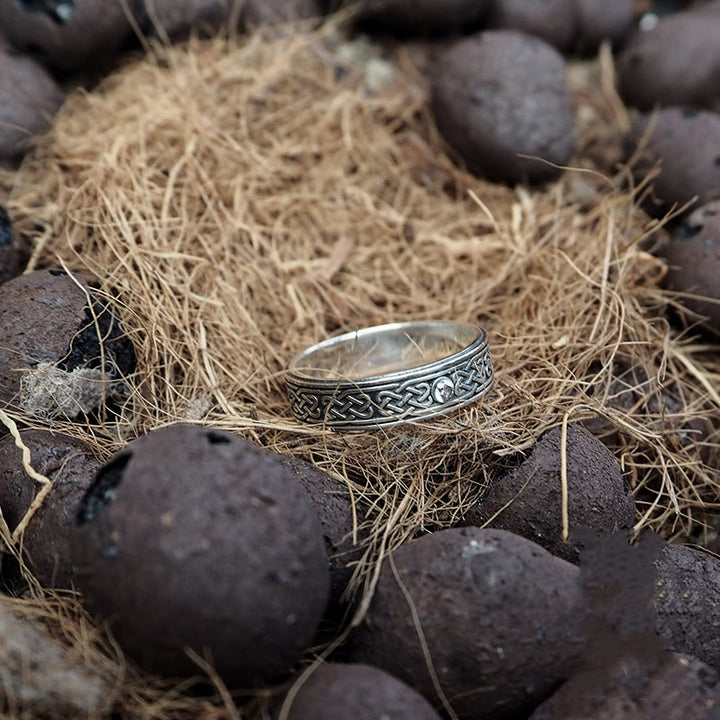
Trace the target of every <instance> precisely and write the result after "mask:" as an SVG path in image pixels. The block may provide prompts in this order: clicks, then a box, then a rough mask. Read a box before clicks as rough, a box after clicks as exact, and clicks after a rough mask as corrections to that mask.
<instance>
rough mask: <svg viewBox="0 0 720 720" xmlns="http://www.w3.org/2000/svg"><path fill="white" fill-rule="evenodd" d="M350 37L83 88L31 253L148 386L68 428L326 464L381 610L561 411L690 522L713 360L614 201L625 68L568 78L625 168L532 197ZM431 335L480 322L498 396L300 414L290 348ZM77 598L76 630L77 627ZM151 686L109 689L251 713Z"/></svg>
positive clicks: (596, 137)
mask: <svg viewBox="0 0 720 720" xmlns="http://www.w3.org/2000/svg"><path fill="white" fill-rule="evenodd" d="M339 42H340V41H338V40H337V39H336V38H335V37H334V36H333V34H332V32H331V31H328V30H322V31H320V32H315V33H305V32H298V33H289V34H287V33H286V34H284V35H277V34H276V35H271V34H262V33H258V34H255V35H253V36H252V37H250V38H247V39H241V40H236V39H231V40H224V39H218V40H214V41H208V42H203V43H200V42H195V41H191V42H190V43H189V44H187V45H183V46H178V47H174V48H170V49H166V48H156V49H155V50H154V51H153V52H151V53H150V54H149V55H148V56H147V57H145V58H143V59H139V60H137V61H132V62H128V64H127V65H126V66H125V67H123V68H121V69H120V70H118V71H117V72H116V73H115V74H113V75H112V76H110V77H109V78H107V79H106V80H105V81H104V82H103V83H102V84H101V85H100V86H99V87H97V88H96V89H94V90H93V91H91V92H77V93H75V94H74V95H72V96H71V97H70V99H69V100H68V102H67V104H66V106H65V108H64V109H63V110H62V111H61V113H60V115H59V116H58V118H57V120H56V122H55V125H54V127H53V129H52V130H51V132H50V133H49V135H48V136H47V138H46V139H45V140H44V141H43V142H42V143H41V145H40V147H39V148H38V150H37V151H36V152H35V154H34V155H33V156H32V157H30V158H28V159H27V160H26V162H25V163H24V165H23V167H22V168H21V169H20V171H19V173H18V175H17V176H16V178H15V179H14V188H13V192H12V195H11V200H10V203H9V207H10V210H11V211H12V212H13V214H14V217H16V218H17V220H18V222H17V225H18V228H19V230H21V231H24V232H25V233H29V234H30V235H32V236H33V237H34V240H35V250H34V254H33V256H32V260H31V267H36V266H45V265H56V264H57V263H58V261H59V260H60V261H62V263H63V264H64V265H65V266H66V267H67V268H69V269H70V270H76V271H82V272H83V273H85V274H86V275H87V274H89V275H91V276H95V277H96V278H97V281H98V283H99V284H100V286H101V288H102V289H103V290H104V291H105V294H106V295H107V297H108V298H109V299H110V300H111V301H112V302H115V303H117V304H118V306H119V310H120V313H121V315H122V317H123V319H124V322H125V324H126V326H127V327H128V330H129V332H130V334H131V335H132V338H133V341H134V343H135V345H136V349H137V353H138V370H137V386H136V392H135V394H134V397H133V400H132V402H131V403H128V405H127V406H126V407H125V409H124V412H123V414H122V417H121V418H120V420H118V421H117V422H115V423H114V424H113V425H112V426H95V427H91V426H88V427H78V426H71V425H69V424H68V426H67V427H66V426H65V425H64V424H63V423H57V424H56V425H55V426H56V427H58V429H61V430H62V431H63V432H68V433H71V434H74V435H79V436H81V437H83V438H84V439H86V440H89V441H91V442H92V443H93V444H94V446H95V447H96V448H97V450H98V453H99V454H100V455H102V456H107V454H108V453H109V452H112V451H114V450H115V449H117V448H118V447H120V446H121V445H122V444H124V442H125V441H126V440H127V439H130V438H132V437H135V436H136V435H138V434H140V433H142V432H145V431H147V430H150V429H152V428H154V427H157V426H160V425H163V424H166V423H168V422H172V421H200V422H204V423H208V424H211V425H213V426H215V427H222V428H225V429H228V430H231V431H234V432H238V433H241V434H243V435H245V436H246V437H249V438H251V439H253V440H256V441H257V442H259V443H261V444H262V445H264V446H267V447H269V448H271V449H273V450H276V451H279V452H283V453H288V454H292V455H295V456H298V457H302V458H304V459H306V460H310V461H312V462H314V463H315V464H316V465H318V466H320V467H321V468H323V469H324V470H326V471H328V472H330V473H331V474H332V475H333V476H334V477H336V478H337V481H338V483H339V484H342V485H343V486H344V487H346V488H347V489H348V490H349V491H350V492H351V494H352V497H353V499H354V502H355V503H356V504H357V506H358V507H360V506H362V507H364V508H366V510H367V512H366V515H365V517H366V518H367V519H366V521H365V522H366V523H367V526H368V528H367V529H368V530H369V533H368V535H367V536H368V538H369V539H368V541H367V545H366V548H365V553H364V556H363V560H362V562H361V563H360V564H359V565H358V566H357V567H356V572H355V579H354V583H353V588H354V592H355V594H356V597H357V598H358V599H362V600H367V598H368V594H369V592H370V590H371V588H372V581H373V579H374V578H375V577H376V569H377V568H378V563H379V562H380V560H381V559H382V557H383V556H384V555H385V554H386V553H387V551H388V550H390V549H393V548H395V547H397V546H399V545H400V544H402V543H403V542H404V541H406V540H408V539H410V538H411V537H413V536H415V535H417V534H418V532H420V531H422V530H432V529H438V528H444V527H449V526H451V525H453V524H454V523H455V522H457V521H458V520H459V519H460V518H461V517H462V516H463V515H464V514H465V512H466V511H467V510H468V508H469V507H470V506H471V505H472V504H473V503H474V502H476V501H477V499H478V497H479V496H480V494H481V493H482V491H483V489H484V488H485V487H486V484H487V483H488V482H490V481H492V479H493V478H494V477H496V476H498V475H499V474H501V473H502V472H503V471H504V470H505V469H506V468H507V466H508V465H509V464H511V463H512V462H513V456H514V455H515V454H516V453H518V452H521V451H524V450H527V449H528V448H529V447H531V446H532V444H533V442H534V440H535V439H536V438H537V437H538V436H539V435H540V434H541V433H542V432H543V431H545V430H547V429H549V428H551V427H554V426H557V425H560V424H562V423H563V421H564V420H565V421H570V422H574V421H581V420H587V419H591V418H595V422H596V424H597V418H598V417H600V418H601V419H602V423H600V424H601V425H602V429H603V432H604V433H605V435H606V438H607V440H608V442H609V443H611V444H612V450H613V452H615V453H616V454H617V455H618V457H620V458H621V459H622V462H623V466H624V469H625V471H626V474H627V477H628V478H629V480H630V482H631V484H632V485H633V487H634V488H635V491H636V496H637V498H638V501H639V510H640V515H639V516H638V518H637V528H638V529H639V528H642V527H652V528H654V529H657V530H660V531H661V532H662V533H663V534H665V535H666V536H668V537H676V538H677V537H686V536H688V535H690V534H691V533H693V532H697V531H698V528H702V522H703V520H704V517H703V514H702V512H703V510H702V508H703V505H704V503H707V502H717V501H718V499H719V497H720V495H719V487H720V486H719V482H718V478H717V475H716V473H715V474H713V471H712V470H711V468H712V467H717V462H718V437H717V431H715V435H714V436H713V435H712V434H710V435H707V434H706V435H704V436H701V435H698V434H696V433H695V430H694V428H696V427H698V426H699V425H698V422H699V423H700V425H703V426H704V424H705V421H707V420H709V421H710V422H711V424H712V425H713V426H714V427H716V428H717V427H720V396H719V395H718V393H717V387H718V380H719V379H720V365H719V364H718V361H717V356H715V359H714V360H713V359H712V358H713V356H712V355H711V354H710V353H708V352H707V347H706V346H703V345H702V344H700V342H698V341H696V339H695V336H693V335H691V334H687V335H685V336H682V337H678V336H676V335H674V334H672V333H671V332H670V331H669V326H668V322H667V320H666V312H667V309H668V307H669V305H670V304H672V302H673V301H672V299H671V298H670V297H669V296H667V295H666V294H665V293H663V291H661V290H660V289H659V282H660V280H661V278H662V276H663V273H664V272H665V265H664V264H663V262H662V261H661V260H658V259H656V258H655V257H654V256H653V255H652V254H650V253H649V252H648V247H649V244H652V243H653V242H655V241H656V239H657V237H658V236H659V233H658V223H657V222H656V221H650V220H648V218H647V217H646V216H645V215H644V214H643V213H642V212H640V211H639V210H638V209H637V202H636V201H637V200H638V196H639V195H641V194H642V191H643V189H642V188H639V189H637V190H635V191H633V192H630V191H626V190H620V189H618V188H621V187H626V185H624V184H623V181H624V180H625V178H626V176H627V175H628V174H627V173H625V172H624V171H622V170H620V171H618V173H617V175H612V173H613V172H615V170H614V169H613V168H611V167H609V164H608V166H605V167H603V166H602V161H603V158H605V159H610V160H612V159H614V154H613V153H614V150H613V146H611V145H610V146H607V145H606V144H605V140H606V138H607V137H608V136H613V137H615V136H617V137H619V135H620V132H621V130H622V128H623V127H624V126H626V125H627V117H626V115H625V112H624V109H623V108H622V106H621V105H620V104H619V101H618V99H617V96H616V95H615V94H614V92H613V91H612V89H611V83H608V82H607V78H608V74H607V73H608V66H607V64H606V65H604V66H603V72H604V74H603V75H602V78H601V80H603V82H598V81H597V78H595V77H593V78H592V81H591V83H590V84H588V83H585V85H583V83H582V82H580V81H581V80H583V78H585V75H586V73H585V71H583V72H579V73H577V74H576V77H575V84H576V85H578V84H579V85H580V87H576V92H575V102H576V110H577V121H578V126H579V130H580V135H581V138H580V146H579V151H578V158H580V159H579V160H578V163H580V162H581V159H582V158H584V160H582V161H583V162H590V163H595V165H594V167H596V168H599V169H600V170H602V171H603V172H604V173H606V174H608V173H609V176H608V177H604V176H601V175H600V174H599V173H596V172H595V171H594V170H592V169H590V170H588V169H585V170H575V171H569V172H567V173H565V175H564V176H563V178H562V179H561V180H560V181H558V182H556V183H554V184H552V185H548V186H546V187H545V188H541V189H537V190H533V191H529V190H527V189H525V188H517V189H510V188H507V187H503V186H500V185H493V184H490V183H487V182H484V181H482V180H479V179H477V178H475V177H473V176H471V175H469V174H467V173H465V172H463V171H462V170H461V169H459V168H458V167H457V166H456V165H454V164H453V162H452V161H451V160H450V159H449V158H448V156H447V154H446V153H445V151H444V148H443V147H442V146H441V143H440V140H439V139H438V136H437V133H436V132H435V130H434V128H433V126H432V122H431V119H430V118H429V114H428V111H427V102H426V92H425V88H424V87H423V84H422V83H421V82H420V81H419V80H418V79H416V78H415V77H414V76H413V75H412V73H410V72H408V73H402V72H397V71H396V73H395V75H394V76H393V78H392V79H391V81H390V82H386V83H385V84H384V85H382V86H379V85H378V82H377V79H378V78H377V74H373V73H371V72H369V70H370V69H371V68H377V61H373V62H371V63H369V64H367V65H364V64H362V63H359V64H358V63H355V62H352V61H348V60H347V58H348V56H349V55H352V53H348V52H347V46H343V47H342V48H341V49H340V50H338V43H339ZM404 62H405V58H404V56H403V55H402V54H401V55H400V57H399V59H398V63H399V66H400V67H402V66H404ZM373 63H374V64H373ZM608 128H610V130H609V131H608ZM424 318H433V319H434V318H443V319H445V318H447V319H457V320H469V321H474V322H479V323H480V324H482V325H483V326H484V327H485V328H486V329H487V331H488V333H489V336H490V338H491V343H492V349H493V352H494V361H495V366H496V384H495V387H494V389H493V391H492V392H491V393H490V394H488V395H487V396H486V398H484V399H483V400H482V401H481V402H479V403H476V404H474V405H472V406H470V407H467V408H465V409H463V410H461V411H459V412H457V413H455V414H453V415H451V416H448V417H443V418H439V419H436V420H432V421H429V422H425V423H422V424H418V425H415V426H401V427H400V428H395V429H391V430H387V431H383V432H360V433H353V434H342V433H332V432H322V431H319V430H318V429H316V428H313V427H309V426H301V425H299V424H298V423H297V422H296V421H294V420H293V418H292V416H291V414H290V411H289V407H288V403H287V400H286V395H285V390H284V381H283V372H284V367H285V365H286V363H287V361H288V360H289V359H290V358H291V357H292V356H294V355H295V354H296V353H298V352H300V351H301V350H303V349H304V348H306V347H307V346H308V345H310V344H312V343H314V342H317V341H319V340H321V339H323V338H325V337H327V336H328V334H330V333H333V332H336V331H344V330H351V329H355V328H358V327H363V326H369V325H372V324H377V323H385V322H392V321H401V320H409V319H424ZM629 369H632V370H633V372H632V373H629V372H628V370H629ZM619 377H622V378H623V380H622V381H621V382H618V380H617V379H618V378H619ZM628 377H635V378H638V380H637V385H638V387H639V388H640V389H641V391H638V392H637V393H636V394H633V390H634V386H633V385H632V383H630V384H628V381H627V378H628ZM618 386H620V387H618ZM628 396H632V397H633V398H634V401H633V403H630V404H628V403H625V404H624V405H623V403H622V402H616V400H617V399H618V398H621V400H624V399H625V398H626V397H628ZM28 602H30V601H28ZM61 607H62V613H56V614H57V622H56V626H57V627H58V628H59V629H61V632H63V633H65V634H66V635H67V634H68V633H70V632H71V631H70V630H68V629H67V623H68V622H71V621H70V620H69V619H68V618H69V617H75V616H76V615H77V616H78V617H82V616H81V615H78V614H79V613H80V611H79V610H78V609H77V607H76V606H75V604H74V603H73V601H64V602H63V603H62V604H61ZM365 607H366V605H365V604H364V603H362V602H361V603H360V604H359V613H362V611H363V609H364V608H365ZM53 617H54V615H53ZM72 622H75V621H74V620H73V621H72ZM83 622H84V621H83ZM94 651H95V652H98V653H101V654H102V653H103V652H104V653H105V655H104V656H103V657H105V658H106V660H105V665H103V667H105V666H107V664H108V660H107V658H108V657H109V658H112V659H114V661H115V662H116V663H120V662H121V661H120V660H119V659H118V658H117V655H116V654H113V653H112V652H110V653H108V652H106V651H105V650H104V649H103V648H102V647H100V646H98V648H96V649H95V650H94ZM133 673H134V671H133V670H132V669H128V668H126V669H125V670H123V671H122V672H121V671H120V670H117V671H116V672H115V674H114V675H111V676H110V677H113V678H116V677H121V678H122V681H121V682H113V683H112V687H113V688H114V692H115V694H116V698H115V699H116V700H117V705H118V707H119V708H120V709H121V711H122V712H125V713H127V716H128V717H130V716H132V717H143V718H151V717H152V718H169V717H172V718H185V717H187V718H190V717H206V718H211V717H212V718H215V717H218V718H219V717H235V716H236V715H235V714H234V713H235V712H236V711H235V710H234V708H233V707H232V705H231V704H230V703H229V700H228V697H227V695H226V694H225V693H224V692H220V691H218V695H217V697H216V698H213V697H200V698H188V697H187V696H178V695H176V694H174V693H168V692H167V691H166V689H164V688H163V687H162V686H156V685H153V684H150V683H149V681H148V680H147V679H146V678H143V677H141V676H136V675H134V674H133ZM153 682H154V681H153ZM259 695H260V694H258V696H259Z"/></svg>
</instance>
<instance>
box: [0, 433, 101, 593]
mask: <svg viewBox="0 0 720 720" xmlns="http://www.w3.org/2000/svg"><path fill="white" fill-rule="evenodd" d="M21 438H22V441H23V443H24V444H25V445H26V446H27V448H28V449H29V450H30V455H31V465H32V467H33V469H34V470H35V471H37V472H39V473H40V474H41V475H44V476H45V477H47V478H48V480H50V481H51V482H52V483H53V486H52V490H51V491H50V493H49V494H48V495H47V496H46V497H45V499H44V501H43V504H42V506H41V507H40V509H39V510H37V511H36V512H35V514H34V515H33V517H32V519H31V520H30V523H29V525H28V527H27V529H26V530H25V533H24V535H23V553H24V554H25V556H26V558H27V562H28V566H29V567H30V570H31V571H32V573H33V574H34V575H35V577H36V578H37V579H38V580H39V581H40V584H41V585H43V586H44V587H47V588H69V587H71V585H72V574H73V571H72V560H71V556H70V532H71V530H72V528H73V526H74V524H75V517H76V515H77V511H78V508H79V506H80V499H81V498H82V496H83V493H84V492H85V490H87V488H88V487H89V485H90V482H91V481H92V479H93V477H94V475H95V473H96V471H97V470H98V468H99V467H100V462H99V461H98V460H97V459H96V458H95V457H94V456H93V454H92V453H91V451H90V448H88V447H87V446H86V445H85V444H83V443H82V442H80V441H79V440H75V439H74V438H71V437H68V436H66V435H60V434H56V433H52V432H49V431H46V430H26V431H24V432H22V433H21ZM40 488H41V486H40V484H39V483H37V482H36V481H35V480H33V479H32V478H31V477H30V476H29V475H28V474H27V473H26V472H25V470H24V469H23V465H22V452H21V451H20V449H19V448H17V446H16V445H15V441H14V439H13V438H12V437H10V436H9V435H8V436H6V437H4V438H3V439H2V440H0V507H2V512H3V516H4V517H5V520H6V521H7V523H8V526H9V527H10V529H11V530H13V529H14V528H15V527H16V526H17V524H18V523H19V522H20V521H21V520H22V518H23V516H24V515H25V513H26V512H27V510H28V509H29V508H30V505H31V503H32V501H33V499H34V498H35V496H36V495H37V493H38V491H39V490H40Z"/></svg>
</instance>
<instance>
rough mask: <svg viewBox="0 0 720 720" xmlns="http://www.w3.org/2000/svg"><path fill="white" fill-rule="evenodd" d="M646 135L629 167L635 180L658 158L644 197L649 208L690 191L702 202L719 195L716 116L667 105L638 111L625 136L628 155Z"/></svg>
mask: <svg viewBox="0 0 720 720" xmlns="http://www.w3.org/2000/svg"><path fill="white" fill-rule="evenodd" d="M645 136H647V140H648V142H647V145H646V146H643V148H642V149H641V151H640V156H639V157H638V161H637V163H636V164H635V165H634V166H633V175H634V176H635V179H636V181H637V182H640V181H642V180H643V179H644V178H645V177H646V176H647V174H648V173H649V172H650V171H651V170H653V169H654V168H655V167H656V165H657V164H658V163H660V174H659V175H658V176H657V177H656V178H654V179H653V188H654V194H655V198H654V199H653V201H652V203H651V202H650V201H648V211H650V212H654V211H660V212H664V211H665V210H667V208H668V207H670V206H671V205H673V204H677V205H683V204H685V203H687V202H689V201H690V200H692V199H693V198H694V197H695V196H699V197H700V201H701V202H703V201H706V200H711V199H714V198H715V197H718V196H720V115H718V114H716V113H713V112H709V111H706V110H697V109H696V108H690V107H684V108H682V107H669V108H663V109H662V110H660V111H659V112H658V113H657V114H651V115H644V116H641V117H640V118H638V119H637V121H636V122H635V123H633V128H632V131H631V133H630V135H629V137H628V141H627V145H628V148H627V149H628V155H631V154H634V153H635V152H636V151H637V149H638V144H639V143H640V140H641V139H643V142H644V139H645ZM699 138H702V142H698V139H699Z"/></svg>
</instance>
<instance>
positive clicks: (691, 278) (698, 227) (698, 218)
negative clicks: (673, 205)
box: [663, 200, 720, 335]
mask: <svg viewBox="0 0 720 720" xmlns="http://www.w3.org/2000/svg"><path fill="white" fill-rule="evenodd" d="M663 254H664V256H665V258H666V260H667V262H668V273H667V276H666V278H665V282H666V285H667V287H668V288H670V289H671V290H674V291H676V292H680V293H683V294H685V293H687V294H689V295H694V296H698V297H685V296H681V297H680V302H681V303H682V304H683V305H685V306H686V307H687V308H688V309H689V310H691V311H692V312H694V313H697V314H698V315H701V316H703V317H705V318H707V319H706V320H705V321H704V323H703V326H704V328H705V329H706V330H709V331H711V332H713V333H715V334H717V335H720V200H715V201H714V202H710V203H707V204H706V205H702V206H701V207H699V208H697V210H694V211H693V212H692V213H690V215H689V216H688V217H687V218H686V219H685V220H684V222H683V223H682V224H681V225H680V226H679V227H678V229H677V230H676V231H675V233H674V234H673V237H672V240H671V241H670V243H669V244H668V245H667V246H666V247H665V248H664V250H663ZM702 298H708V299H707V300H703V299H702Z"/></svg>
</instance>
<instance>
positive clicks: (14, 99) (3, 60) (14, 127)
mask: <svg viewBox="0 0 720 720" xmlns="http://www.w3.org/2000/svg"><path fill="white" fill-rule="evenodd" d="M1 24H2V20H1V19H0V25H1ZM62 101H63V93H62V90H61V89H60V87H59V86H58V85H57V83H56V82H55V81H54V80H53V79H52V78H51V77H50V75H48V74H47V72H46V71H45V70H44V69H43V68H42V67H41V66H40V65H38V64H37V63H36V62H35V61H34V60H32V59H31V58H28V57H21V56H18V55H15V54H12V53H10V52H9V51H6V50H2V48H0V162H2V161H10V162H12V161H15V160H17V159H18V158H19V157H20V156H22V155H23V154H24V153H25V152H26V151H27V150H28V149H29V148H30V147H31V146H32V141H33V139H34V138H35V136H36V135H39V134H40V133H43V132H45V131H46V130H47V129H48V128H49V127H50V123H51V121H52V118H53V116H54V115H55V113H56V112H57V110H58V108H59V107H60V105H61V104H62Z"/></svg>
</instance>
